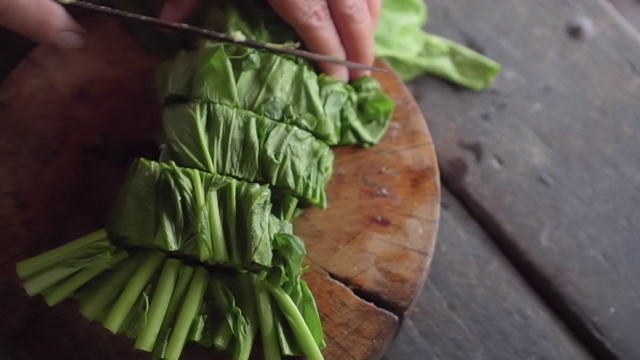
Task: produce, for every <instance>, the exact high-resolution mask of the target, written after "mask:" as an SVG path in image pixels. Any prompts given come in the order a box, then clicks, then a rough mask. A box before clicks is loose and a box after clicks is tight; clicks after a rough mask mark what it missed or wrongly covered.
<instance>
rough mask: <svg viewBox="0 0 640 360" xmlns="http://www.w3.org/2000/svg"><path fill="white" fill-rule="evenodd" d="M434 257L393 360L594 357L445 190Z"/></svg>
mask: <svg viewBox="0 0 640 360" xmlns="http://www.w3.org/2000/svg"><path fill="white" fill-rule="evenodd" d="M435 255H436V256H435V257H434V260H433V264H432V267H431V271H430V275H429V280H428V281H427V283H426V285H425V288H424V290H423V292H422V294H421V295H420V296H419V298H418V300H417V302H416V305H415V308H414V310H413V311H412V312H411V315H410V316H408V318H407V319H406V320H405V322H404V323H403V325H402V328H401V330H400V333H399V334H398V337H397V338H396V340H395V341H394V344H393V345H392V347H391V348H390V349H389V351H388V353H387V355H386V359H387V360H395V359H417V358H420V359H447V360H456V359H460V360H463V359H568V360H569V359H570V360H577V359H586V358H590V357H589V355H587V354H586V353H585V352H584V350H583V348H582V347H581V346H580V345H578V344H577V343H576V342H575V340H574V338H573V337H572V336H571V335H570V334H568V333H567V332H566V330H565V329H564V327H563V326H562V324H560V323H559V322H558V321H557V319H555V318H554V316H553V315H552V314H550V313H549V310H548V309H547V308H546V307H545V306H544V304H543V303H542V302H541V301H540V300H539V299H538V297H537V295H536V294H535V293H534V292H533V291H532V290H531V289H530V288H529V287H528V286H527V285H526V284H525V283H524V281H523V280H522V278H521V277H520V275H519V274H518V273H517V272H516V271H515V270H514V269H513V268H512V267H511V265H510V264H509V262H508V261H507V260H506V259H505V258H504V257H503V255H502V254H501V253H500V252H499V251H498V249H496V248H495V245H494V244H493V242H492V241H491V239H490V238H489V237H488V236H487V235H486V234H485V233H484V232H483V230H482V229H481V228H480V227H479V226H478V224H477V223H476V222H475V221H474V220H473V219H472V218H471V217H470V216H469V214H468V213H467V212H466V211H465V210H464V209H463V208H462V206H461V205H460V204H459V203H458V202H457V200H455V198H453V196H452V195H451V194H450V193H449V192H448V191H444V190H443V192H442V209H441V212H440V227H439V230H438V244H437V245H436V251H435ZM418 354H419V355H418Z"/></svg>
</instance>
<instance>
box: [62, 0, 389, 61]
mask: <svg viewBox="0 0 640 360" xmlns="http://www.w3.org/2000/svg"><path fill="white" fill-rule="evenodd" d="M57 1H58V2H59V3H60V4H62V5H63V6H65V7H67V8H76V9H82V10H87V11H90V12H93V13H98V14H101V15H106V16H110V17H116V18H119V19H122V20H125V21H131V22H135V23H137V24H140V25H144V26H151V27H155V28H159V29H164V30H170V31H174V32H178V33H183V34H189V35H193V36H199V37H204V38H207V39H211V40H215V41H219V42H223V43H230V44H237V45H241V46H246V47H249V48H253V49H257V50H264V51H268V52H272V53H277V54H286V55H293V56H297V57H301V58H304V59H308V60H311V61H316V62H327V63H333V64H338V65H342V66H345V67H348V68H352V69H362V70H371V71H377V72H387V70H385V69H381V68H378V67H375V66H368V65H364V64H360V63H357V62H353V61H347V60H343V59H340V58H335V57H332V56H326V55H320V54H316V53H313V52H310V51H305V50H300V49H290V48H282V47H279V46H278V45H276V44H268V43H263V42H260V41H255V40H251V39H239V38H237V37H233V36H231V35H229V34H225V33H221V32H217V31H212V30H207V29H201V28H198V27H195V26H190V25H187V24H179V23H170V22H166V21H162V20H160V19H157V18H154V17H149V16H144V15H140V14H134V13H130V12H127V11H122V10H118V9H114V8H110V7H106V6H101V5H95V4H92V3H88V2H84V1H75V0H57Z"/></svg>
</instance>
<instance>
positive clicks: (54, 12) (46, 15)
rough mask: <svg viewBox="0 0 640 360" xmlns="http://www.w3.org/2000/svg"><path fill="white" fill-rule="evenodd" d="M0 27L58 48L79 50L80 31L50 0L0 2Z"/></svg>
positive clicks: (59, 6)
mask: <svg viewBox="0 0 640 360" xmlns="http://www.w3.org/2000/svg"><path fill="white" fill-rule="evenodd" d="M0 27H6V28H8V29H10V30H13V31H15V32H17V33H18V34H20V35H23V36H25V37H27V38H29V39H31V40H33V41H36V42H39V43H43V44H55V45H57V46H59V47H61V48H66V49H76V48H79V47H82V44H83V39H82V33H83V32H84V30H83V29H82V27H81V26H80V25H78V24H77V23H76V22H75V21H73V18H71V15H69V14H68V13H67V12H66V11H65V9H64V8H63V7H62V6H61V5H60V4H58V3H56V2H55V1H52V0H0Z"/></svg>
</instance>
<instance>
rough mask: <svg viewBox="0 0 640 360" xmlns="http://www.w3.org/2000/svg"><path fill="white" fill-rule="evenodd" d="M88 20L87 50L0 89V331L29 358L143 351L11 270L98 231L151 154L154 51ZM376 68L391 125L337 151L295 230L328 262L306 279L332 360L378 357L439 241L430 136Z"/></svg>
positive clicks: (396, 82) (113, 27)
mask: <svg viewBox="0 0 640 360" xmlns="http://www.w3.org/2000/svg"><path fill="white" fill-rule="evenodd" d="M86 26H87V28H88V29H89V30H88V32H87V39H86V42H85V47H84V48H83V49H81V50H77V51H72V52H68V51H62V50H59V49H56V48H53V47H49V46H41V47H38V48H37V49H36V50H34V51H33V52H32V53H31V54H30V55H29V56H28V57H27V58H26V59H25V60H24V61H23V62H21V64H20V65H19V66H18V68H16V69H15V71H14V72H12V74H11V75H10V77H9V78H8V79H7V80H6V81H5V82H4V83H3V84H2V86H1V87H0V169H1V171H2V172H0V231H1V232H2V235H3V240H4V241H3V242H2V243H0V249H2V253H3V258H2V259H1V260H0V276H1V277H2V279H3V282H2V283H1V284H0V289H2V290H3V292H4V293H10V294H11V296H8V297H4V298H1V299H0V315H2V317H3V318H4V319H5V320H4V324H3V326H2V327H0V337H4V338H13V339H15V340H16V341H18V343H19V345H20V346H21V347H22V349H23V351H25V352H28V354H30V357H31V358H33V359H36V358H46V357H47V356H51V354H71V356H72V357H73V358H87V359H89V358H90V359H93V358H100V357H105V358H122V359H129V358H131V359H133V358H139V357H140V356H141V355H140V354H137V353H131V354H129V353H127V352H126V351H125V350H123V349H125V348H127V347H128V346H129V345H130V343H129V342H127V341H126V340H122V339H111V338H108V337H107V336H106V335H105V334H103V333H104V331H103V330H102V329H100V328H99V327H96V326H94V324H89V323H88V322H86V321H84V320H82V319H81V318H80V317H79V316H77V314H75V313H73V311H74V309H73V307H71V306H63V307H61V308H60V309H57V308H55V309H47V307H46V306H45V305H44V304H43V302H42V300H41V299H40V298H35V299H28V298H27V297H26V295H25V294H24V292H23V291H22V289H21V288H20V284H19V282H18V280H17V279H16V277H15V275H14V273H15V264H16V262H17V261H19V260H22V259H26V258H28V257H30V256H33V255H36V254H38V253H40V252H42V251H44V250H46V249H50V248H52V247H54V246H56V245H60V244H63V243H65V242H67V241H69V240H71V239H73V238H75V237H78V236H80V235H82V234H84V233H87V232H89V231H93V230H95V229H96V228H100V227H102V226H104V223H105V218H106V215H107V213H108V211H109V207H110V204H111V202H112V201H113V199H114V197H115V194H116V192H117V190H118V187H119V185H120V183H121V181H122V179H123V177H124V175H125V173H126V170H127V168H128V166H129V165H130V163H131V160H132V159H133V158H134V157H137V156H144V157H147V158H152V159H153V158H156V157H157V154H156V151H155V150H156V146H155V145H154V141H153V137H154V135H155V134H156V131H157V128H158V125H159V122H160V121H159V106H158V104H157V100H156V99H155V95H154V91H153V66H154V65H155V64H156V62H157V59H156V58H155V57H153V56H152V55H151V54H148V53H146V52H144V51H143V50H142V49H141V47H140V46H139V44H138V43H137V42H136V41H135V39H133V38H132V37H131V36H128V34H127V33H126V32H125V30H124V27H123V26H122V25H121V24H119V23H117V22H113V21H109V20H105V19H101V20H94V19H92V21H91V22H86ZM379 65H384V64H379ZM382 76H384V77H383V78H381V83H382V84H383V87H384V88H385V90H387V91H388V93H389V94H390V96H391V97H392V98H393V99H394V100H395V101H396V103H397V111H396V112H395V114H394V120H393V124H392V126H391V128H390V131H389V133H388V134H387V135H386V136H385V138H384V139H383V140H382V142H381V144H380V145H378V146H376V147H373V148H370V149H361V148H341V149H337V150H336V163H335V166H336V176H335V178H334V179H333V181H332V182H331V183H330V184H329V186H328V189H327V192H328V195H329V199H330V207H329V209H328V210H326V211H316V210H309V211H305V215H304V216H302V217H300V218H298V219H297V220H296V222H295V224H294V227H295V232H296V233H297V234H300V235H301V236H302V237H303V238H304V239H305V241H306V243H307V249H308V254H309V256H308V258H309V260H310V261H311V262H312V263H313V264H314V265H317V266H316V269H320V268H322V271H320V270H317V271H316V272H314V273H312V275H310V278H309V279H310V281H309V286H310V288H311V290H312V292H313V293H314V294H315V296H316V297H317V298H318V306H319V310H320V312H321V314H322V316H323V320H324V322H323V326H324V328H325V333H326V334H327V337H328V340H327V343H328V347H327V348H326V349H325V350H324V353H325V354H326V356H327V358H328V359H345V358H353V359H368V358H376V357H379V356H380V355H381V354H382V352H383V350H384V349H385V348H386V346H387V344H388V343H389V342H390V341H391V340H392V338H393V337H394V336H395V334H396V331H397V328H398V316H402V315H403V312H404V311H405V310H406V308H407V307H408V306H409V304H411V303H412V302H413V301H414V299H415V297H416V296H417V294H418V293H419V291H420V288H421V287H422V284H423V281H424V278H425V276H426V272H427V268H428V266H429V263H430V260H431V254H432V250H433V247H434V243H435V233H436V228H437V224H438V215H439V177H438V169H437V166H436V160H435V153H434V149H433V143H432V141H431V138H430V135H429V132H428V129H427V127H426V124H425V122H424V119H423V117H422V115H421V113H420V111H419V109H418V107H417V105H416V103H415V101H414V100H413V99H412V98H411V96H410V94H409V92H408V91H407V90H406V88H405V87H404V84H403V83H402V81H401V80H400V79H399V78H397V77H396V76H394V75H392V74H387V75H382ZM323 271H324V272H323ZM352 272H354V274H355V275H352ZM329 274H331V275H333V276H335V277H336V278H339V279H341V280H342V281H344V282H345V283H347V284H348V285H349V287H351V288H353V289H355V290H356V291H358V293H359V294H366V296H367V297H370V298H371V299H373V300H376V301H379V302H380V303H381V304H383V305H384V306H388V307H389V308H391V309H393V310H394V311H395V312H396V315H394V314H392V313H390V312H389V311H387V310H384V309H381V308H379V307H377V306H376V305H375V304H372V303H370V302H366V301H363V300H362V299H361V298H359V297H358V296H356V295H355V294H354V292H352V291H350V290H349V289H348V288H347V287H345V286H344V285H341V284H339V283H338V282H337V281H335V280H332V279H331V278H330V277H329ZM320 275H322V277H321V278H319V277H320ZM64 319H69V322H70V323H71V322H72V323H73V324H72V325H69V326H67V328H66V329H64V330H63V331H60V333H59V334H56V336H52V337H46V336H44V335H43V334H46V333H47V332H51V331H58V330H57V329H56V324H60V323H62V322H64ZM85 328H86V330H85ZM85 331H86V334H88V335H87V337H83V336H82V334H84V333H85ZM43 339H44V340H43ZM62 339H67V340H66V341H63V340H62ZM69 339H72V340H73V341H71V340H69ZM95 339H98V341H97V343H94V340H95ZM82 341H84V343H83V344H82V345H81V346H80V345H78V346H77V347H76V348H74V349H70V347H73V346H76V345H77V343H78V342H82ZM194 351H197V350H194ZM193 354H194V355H193V357H190V358H206V357H208V356H209V355H207V354H206V352H202V351H200V352H195V353H193ZM54 356H55V355H54Z"/></svg>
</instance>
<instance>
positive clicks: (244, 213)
mask: <svg viewBox="0 0 640 360" xmlns="http://www.w3.org/2000/svg"><path fill="white" fill-rule="evenodd" d="M231 183H233V184H234V185H233V186H231V185H230V184H231ZM229 191H233V192H234V194H233V197H235V198H236V199H237V202H236V209H235V211H234V214H232V215H233V216H234V217H233V222H230V221H227V219H226V216H227V215H229V216H231V214H229V213H228V209H226V206H225V203H224V201H225V199H228V198H231V197H232V195H231V194H228V192H229ZM141 193H144V197H141V196H136V195H137V194H138V195H140V194H141ZM213 193H215V194H216V196H218V195H219V197H218V199H219V200H218V202H217V203H215V204H212V203H211V202H210V199H211V195H212V194H213ZM130 199H136V201H130ZM270 201H271V192H270V191H269V189H268V188H267V186H261V185H257V184H250V183H246V182H241V181H238V180H235V179H232V178H229V177H224V176H220V175H216V174H211V173H206V172H201V171H198V170H195V169H188V168H179V167H177V166H175V164H173V163H157V162H153V161H149V160H144V159H138V160H136V162H135V163H134V165H133V166H132V169H131V171H130V175H129V177H128V178H127V181H126V182H125V184H124V186H123V187H122V189H121V193H120V196H119V200H118V201H117V202H116V204H115V206H114V208H113V211H112V213H111V217H110V221H109V225H108V226H107V231H108V233H109V236H110V238H111V239H112V241H115V242H117V243H118V244H121V245H125V246H130V247H142V248H148V249H158V250H162V251H166V252H178V253H179V254H180V256H188V257H189V256H190V257H193V258H196V259H198V260H200V261H202V262H205V263H210V264H221V265H226V266H251V265H252V264H257V265H263V266H269V264H270V263H271V242H270V239H271V236H272V234H271V233H269V231H270V229H271V228H270V226H269V219H270V216H271V203H270ZM177 212H180V213H181V215H180V216H175V217H173V218H172V219H169V218H168V217H169V216H173V215H174V214H175V213H177ZM214 213H215V214H214ZM158 214H160V215H158ZM216 216H217V217H218V219H219V221H217V222H215V223H212V222H211V221H212V219H215V218H216ZM158 218H159V219H160V221H158V220H157V219H158ZM165 220H166V221H165ZM170 220H172V221H170ZM178 222H182V223H180V224H178ZM231 225H234V226H235V227H236V228H235V232H234V233H235V234H236V236H235V237H234V238H230V237H228V236H225V234H230V233H231V231H230V230H229V229H228V228H229V226H231ZM220 237H224V238H222V239H221V238H220ZM216 241H221V242H222V243H224V246H223V247H224V249H231V248H232V246H231V243H232V242H235V243H237V246H236V248H238V249H239V251H240V253H239V254H234V255H236V256H235V257H233V259H235V260H236V261H233V259H231V258H229V256H228V255H229V254H228V253H225V255H224V256H223V257H221V256H220V254H218V253H216V251H217V250H216V249H218V248H219V247H216V246H217V245H216ZM225 251H226V250H225Z"/></svg>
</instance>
